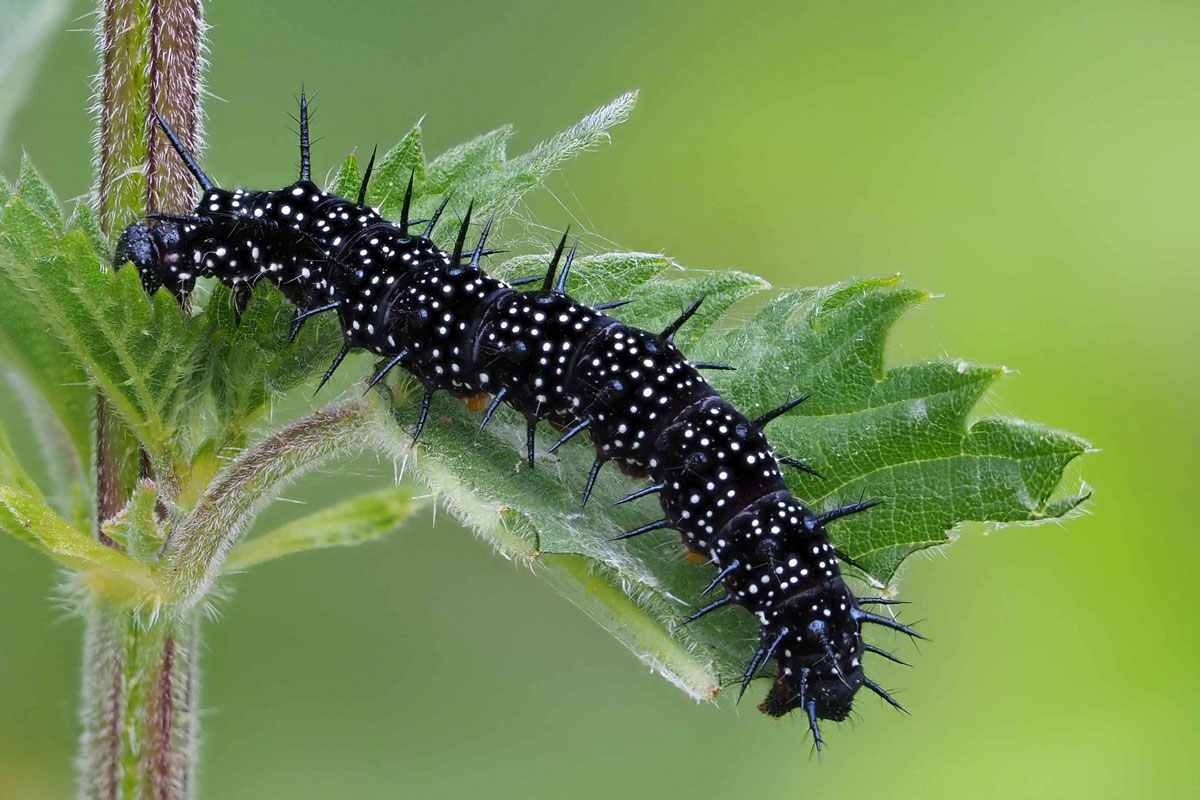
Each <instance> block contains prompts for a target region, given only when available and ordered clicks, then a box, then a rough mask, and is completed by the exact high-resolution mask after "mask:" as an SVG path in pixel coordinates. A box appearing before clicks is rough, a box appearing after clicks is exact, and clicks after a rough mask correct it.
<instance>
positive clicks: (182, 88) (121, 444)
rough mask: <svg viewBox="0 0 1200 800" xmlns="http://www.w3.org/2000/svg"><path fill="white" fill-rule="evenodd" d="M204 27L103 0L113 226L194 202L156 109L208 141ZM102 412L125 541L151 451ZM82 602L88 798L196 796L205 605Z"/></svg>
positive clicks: (105, 212) (104, 186)
mask: <svg viewBox="0 0 1200 800" xmlns="http://www.w3.org/2000/svg"><path fill="white" fill-rule="evenodd" d="M204 30H205V26H204V21H203V9H202V6H201V3H200V0H102V2H101V5H100V9H99V28H98V31H97V49H98V55H99V60H100V74H99V78H98V81H97V84H98V85H97V98H96V99H97V106H96V126H97V132H96V143H97V153H96V173H97V177H96V190H95V197H96V203H97V207H98V211H99V215H100V221H101V225H102V226H103V228H104V230H105V231H106V232H107V233H108V234H109V235H110V236H113V235H115V234H116V233H117V232H118V231H120V230H121V228H122V227H123V226H124V225H126V224H128V223H129V222H132V221H133V220H136V219H140V218H142V217H144V215H145V214H146V213H147V212H148V211H184V210H186V209H188V208H190V207H191V205H192V193H193V186H192V181H191V178H190V176H189V175H188V174H187V172H186V170H184V169H183V168H182V166H181V165H179V164H178V163H177V161H176V160H175V159H172V158H169V157H167V151H166V149H165V147H166V145H165V144H163V143H162V142H160V141H159V140H160V138H161V137H158V136H157V131H156V130H155V123H154V118H153V115H152V113H151V112H152V111H157V112H158V113H159V114H161V115H162V116H163V118H165V119H166V120H167V121H168V122H169V123H170V124H171V126H172V127H173V128H174V129H175V130H176V131H177V132H178V134H179V136H180V138H181V139H182V141H183V142H184V144H185V145H186V146H188V147H189V148H191V149H192V150H193V151H195V150H196V149H197V147H198V145H199V134H200V119H201V115H200V94H201V92H200V75H201V70H202V68H203V59H202V58H201V55H200V54H201V51H202V46H203V36H204ZM96 414H97V425H96V499H97V507H96V512H97V527H96V531H97V536H99V537H100V539H101V541H104V542H105V544H108V545H110V546H116V543H115V542H113V541H112V540H111V539H108V537H106V536H105V535H104V534H103V533H101V532H100V530H101V528H100V525H101V524H102V523H103V522H104V521H105V520H107V519H109V518H111V517H112V516H113V515H114V514H116V513H117V512H118V511H119V510H120V509H121V507H122V505H123V504H124V502H125V499H126V498H127V497H128V496H129V492H130V489H131V487H132V485H133V481H135V480H136V478H137V477H138V476H139V475H143V473H144V472H145V468H144V466H143V461H144V459H143V457H142V456H141V454H139V453H138V451H137V449H136V448H130V447H128V446H127V445H128V442H129V441H130V438H131V437H130V436H129V434H128V431H127V430H126V429H125V426H124V424H123V422H122V421H121V420H120V419H119V418H118V417H117V416H116V414H115V413H114V412H113V410H112V408H111V406H110V405H109V404H108V403H107V401H106V399H105V398H104V396H103V395H99V396H98V397H97V409H96ZM83 605H84V620H85V632H84V652H83V670H82V673H83V698H82V706H83V707H82V712H81V722H82V733H81V736H80V744H79V750H80V752H79V757H78V772H79V797H80V798H81V800H124V799H125V798H129V799H130V800H132V798H139V799H143V798H149V799H150V800H186V799H187V798H190V797H192V796H193V794H194V786H195V781H194V779H193V776H194V773H195V757H196V746H195V742H196V735H197V734H196V717H195V714H194V712H193V709H194V708H195V704H196V682H195V665H194V661H193V654H194V653H196V652H197V651H198V636H199V612H198V611H197V610H194V609H191V610H184V609H174V608H167V609H163V610H162V613H153V614H147V613H144V612H140V611H138V610H131V609H127V608H123V607H120V606H118V605H116V604H114V603H113V602H111V601H110V600H108V599H106V598H104V597H100V596H96V595H92V594H89V595H88V596H87V597H86V598H85V599H84V601H83Z"/></svg>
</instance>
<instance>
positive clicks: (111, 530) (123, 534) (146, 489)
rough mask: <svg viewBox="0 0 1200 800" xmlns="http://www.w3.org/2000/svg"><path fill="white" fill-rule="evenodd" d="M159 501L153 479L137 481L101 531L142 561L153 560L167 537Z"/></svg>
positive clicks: (137, 559)
mask: <svg viewBox="0 0 1200 800" xmlns="http://www.w3.org/2000/svg"><path fill="white" fill-rule="evenodd" d="M159 502H160V500H159V494H158V487H157V486H155V485H154V483H153V482H152V481H148V480H142V481H138V484H137V486H136V487H134V490H133V495H132V496H131V497H130V498H129V502H127V503H126V504H125V507H124V508H122V509H121V510H120V511H118V512H117V514H116V515H115V516H113V517H110V518H109V519H107V520H105V522H104V525H103V531H104V534H105V535H106V536H108V538H110V539H112V540H113V541H114V542H116V543H117V545H119V546H120V548H121V550H122V551H123V552H125V553H128V554H129V556H130V557H131V558H133V559H134V560H136V561H138V562H140V563H142V564H149V563H151V562H153V561H156V560H157V559H158V553H159V551H160V550H161V549H162V545H163V542H164V541H165V540H166V531H165V530H164V527H163V525H162V523H161V522H160V520H159V515H158V506H159Z"/></svg>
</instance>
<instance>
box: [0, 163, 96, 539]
mask: <svg viewBox="0 0 1200 800" xmlns="http://www.w3.org/2000/svg"><path fill="white" fill-rule="evenodd" d="M27 190H30V191H33V192H34V194H42V193H45V192H48V191H49V190H48V189H46V188H45V185H44V184H42V183H41V181H40V179H39V178H37V177H36V173H33V172H32V170H28V174H27V176H26V178H25V179H23V183H22V187H21V191H22V193H24V192H25V191H27ZM5 199H6V201H7V202H6V209H11V208H14V207H15V208H17V209H18V210H17V212H16V213H14V214H10V213H7V211H6V213H5V216H4V217H3V219H2V220H0V361H3V363H4V367H5V369H4V371H3V375H4V379H5V382H6V383H7V384H8V386H9V388H10V389H11V390H12V392H13V394H14V395H15V396H16V398H17V399H18V400H19V401H20V402H21V404H22V406H23V407H24V409H25V411H26V413H28V414H29V416H30V418H31V421H32V426H33V431H34V433H35V434H36V437H37V441H38V443H39V444H40V446H41V452H42V456H43V458H44V459H45V461H46V464H47V467H48V469H47V475H48V476H49V479H50V485H48V486H47V487H46V489H47V492H48V494H49V495H50V496H51V499H52V502H53V503H54V504H55V506H56V507H57V508H58V510H59V511H60V512H61V513H63V514H66V515H69V516H74V514H73V511H74V509H73V508H72V506H75V505H76V504H77V502H78V501H79V500H80V492H84V493H87V492H90V486H91V483H92V482H91V480H89V476H90V473H91V465H92V460H93V456H92V448H93V438H94V425H95V390H94V389H93V388H92V387H91V385H90V382H89V380H88V375H87V372H86V371H85V370H84V368H83V367H82V366H81V365H80V364H79V363H78V361H76V359H74V358H73V357H72V356H71V355H70V354H69V353H68V352H67V350H66V348H65V347H64V345H63V342H62V340H61V338H60V337H59V336H58V335H57V333H56V331H55V330H54V329H53V327H52V326H50V325H48V324H47V318H46V315H45V313H44V311H43V309H42V304H41V303H42V299H43V298H42V297H41V296H40V295H39V291H40V290H39V288H38V286H37V285H36V282H35V281H34V280H33V278H32V268H31V265H32V264H33V263H35V262H40V261H49V260H51V259H53V257H54V255H55V251H56V248H57V241H56V238H55V236H54V233H53V231H52V230H51V228H50V226H49V224H48V223H47V222H46V220H45V217H44V216H43V215H39V214H35V213H33V212H32V211H30V210H29V208H28V206H26V205H25V201H24V195H23V194H22V195H15V196H13V197H11V198H5ZM39 202H44V198H43V199H42V200H40V201H39ZM83 504H84V505H87V501H86V499H84V500H83Z"/></svg>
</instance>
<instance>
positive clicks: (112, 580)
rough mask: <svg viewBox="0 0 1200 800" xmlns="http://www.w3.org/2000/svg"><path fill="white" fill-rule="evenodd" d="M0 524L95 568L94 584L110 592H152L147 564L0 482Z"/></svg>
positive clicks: (74, 563) (81, 567)
mask: <svg viewBox="0 0 1200 800" xmlns="http://www.w3.org/2000/svg"><path fill="white" fill-rule="evenodd" d="M0 528H2V529H4V530H6V531H8V532H9V533H10V534H12V535H13V536H15V537H16V538H17V539H19V540H20V541H22V542H24V543H25V544H27V545H29V546H30V547H33V548H34V549H36V550H39V551H41V552H43V553H45V554H46V555H48V556H50V557H51V558H53V559H54V560H56V561H58V562H60V563H62V564H65V565H66V566H68V567H71V568H72V569H75V570H78V571H85V572H92V573H93V574H92V576H91V580H92V581H94V583H93V585H94V586H97V585H99V584H100V583H103V584H104V585H105V587H106V589H107V590H108V591H109V593H110V596H113V595H119V596H121V597H128V596H130V595H143V594H145V593H150V592H153V588H154V582H153V578H152V577H151V575H150V571H149V570H148V569H147V568H146V567H145V566H143V565H141V564H138V563H136V562H135V561H133V560H132V559H130V558H129V557H128V556H126V555H124V554H123V553H121V552H119V551H117V550H114V549H113V548H111V547H107V546H105V545H103V544H101V543H100V542H99V541H98V540H97V539H94V538H92V537H91V536H88V535H87V534H85V533H83V532H82V531H79V530H77V529H76V528H73V527H72V526H71V525H70V524H69V523H67V522H66V520H64V519H63V518H62V517H60V516H58V515H57V514H55V513H54V511H53V510H52V509H51V508H50V507H49V506H47V505H45V504H44V503H42V502H41V501H40V500H38V499H36V498H34V497H31V496H29V495H27V494H25V493H24V492H21V491H18V490H16V489H13V488H11V487H8V486H0ZM118 587H119V591H113V590H114V589H117V588H118Z"/></svg>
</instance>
